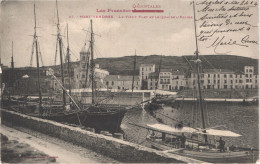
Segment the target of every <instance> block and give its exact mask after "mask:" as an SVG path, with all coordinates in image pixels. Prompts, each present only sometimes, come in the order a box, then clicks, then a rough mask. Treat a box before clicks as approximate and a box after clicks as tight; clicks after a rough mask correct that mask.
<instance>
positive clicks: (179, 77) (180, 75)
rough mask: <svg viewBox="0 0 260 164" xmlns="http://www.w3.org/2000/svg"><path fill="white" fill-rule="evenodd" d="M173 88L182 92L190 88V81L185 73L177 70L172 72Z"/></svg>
mask: <svg viewBox="0 0 260 164" xmlns="http://www.w3.org/2000/svg"><path fill="white" fill-rule="evenodd" d="M171 86H172V88H171V89H172V90H182V89H185V88H188V81H187V78H186V77H185V73H184V72H183V71H179V70H177V71H173V72H172V81H171Z"/></svg>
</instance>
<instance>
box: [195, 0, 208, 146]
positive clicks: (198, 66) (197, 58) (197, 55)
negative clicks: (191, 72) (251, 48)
mask: <svg viewBox="0 0 260 164" xmlns="http://www.w3.org/2000/svg"><path fill="white" fill-rule="evenodd" d="M193 13H194V29H195V40H196V52H195V53H196V67H197V80H198V90H199V105H200V110H201V112H200V113H201V120H202V127H203V129H204V130H203V132H204V133H206V125H205V119H204V108H203V104H202V96H201V87H200V62H201V61H200V59H199V50H198V40H197V26H196V14H195V2H194V1H193ZM204 138H205V142H206V143H207V142H208V139H207V135H206V134H205V135H204Z"/></svg>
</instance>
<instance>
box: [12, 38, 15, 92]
mask: <svg viewBox="0 0 260 164" xmlns="http://www.w3.org/2000/svg"><path fill="white" fill-rule="evenodd" d="M13 49H14V48H13V41H12V57H11V87H12V94H14V81H15V77H14V76H15V75H14V54H13Z"/></svg>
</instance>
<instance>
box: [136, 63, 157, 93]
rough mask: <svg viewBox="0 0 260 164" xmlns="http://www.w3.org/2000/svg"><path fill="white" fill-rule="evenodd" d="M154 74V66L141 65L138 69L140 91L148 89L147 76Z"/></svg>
mask: <svg viewBox="0 0 260 164" xmlns="http://www.w3.org/2000/svg"><path fill="white" fill-rule="evenodd" d="M152 72H155V64H141V65H140V69H139V76H140V82H141V89H148V85H149V84H148V77H149V74H150V73H152Z"/></svg>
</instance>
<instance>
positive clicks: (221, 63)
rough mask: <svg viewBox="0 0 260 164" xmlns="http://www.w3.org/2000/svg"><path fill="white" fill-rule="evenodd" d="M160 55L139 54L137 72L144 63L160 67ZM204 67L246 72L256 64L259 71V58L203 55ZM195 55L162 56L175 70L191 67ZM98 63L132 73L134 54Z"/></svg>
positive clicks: (111, 68) (127, 73)
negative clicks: (245, 67) (245, 70)
mask: <svg viewBox="0 0 260 164" xmlns="http://www.w3.org/2000/svg"><path fill="white" fill-rule="evenodd" d="M160 58H161V56H160V55H150V56H137V60H136V61H137V63H136V71H135V74H136V75H138V74H139V67H140V65H141V64H143V63H147V64H148V63H149V64H155V65H156V69H158V67H159V63H160ZM200 58H201V60H202V68H204V69H213V68H217V69H229V70H233V71H235V72H244V66H246V65H247V66H254V67H255V72H256V73H258V60H257V59H252V58H248V57H241V56H234V55H201V56H200ZM192 59H194V56H162V68H170V69H173V70H183V71H186V70H188V69H189V67H190V65H189V63H188V62H187V61H189V62H190V63H192V61H190V60H192ZM95 62H96V63H98V64H99V65H100V68H103V69H106V70H108V71H109V72H110V74H111V75H115V74H121V75H132V74H133V63H134V56H125V57H119V58H97V59H96V60H95Z"/></svg>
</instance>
